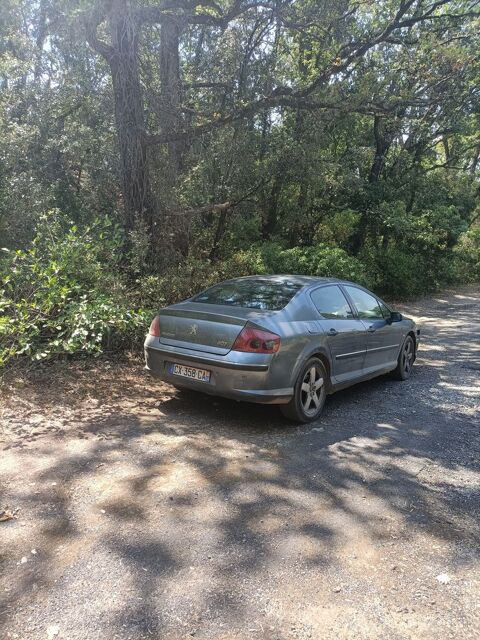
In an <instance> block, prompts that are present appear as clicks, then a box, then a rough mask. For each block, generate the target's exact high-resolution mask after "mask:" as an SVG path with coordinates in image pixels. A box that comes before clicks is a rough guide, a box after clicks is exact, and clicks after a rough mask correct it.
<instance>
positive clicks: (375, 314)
mask: <svg viewBox="0 0 480 640" xmlns="http://www.w3.org/2000/svg"><path fill="white" fill-rule="evenodd" d="M345 290H346V291H347V293H348V295H349V296H350V297H351V298H352V300H353V303H354V305H355V306H356V307H357V311H358V317H359V318H362V320H383V313H382V309H381V306H380V302H379V301H378V300H377V299H376V298H375V297H374V296H372V295H370V294H369V293H367V292H366V291H363V290H362V289H358V288H357V287H349V286H345Z"/></svg>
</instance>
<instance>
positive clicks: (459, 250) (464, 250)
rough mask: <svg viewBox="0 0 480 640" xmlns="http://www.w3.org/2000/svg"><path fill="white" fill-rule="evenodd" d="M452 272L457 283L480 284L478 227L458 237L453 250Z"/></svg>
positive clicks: (479, 235)
mask: <svg viewBox="0 0 480 640" xmlns="http://www.w3.org/2000/svg"><path fill="white" fill-rule="evenodd" d="M453 270H454V274H455V278H456V279H457V280H458V281H459V282H480V226H477V227H472V228H471V229H470V230H469V231H467V232H466V233H464V234H462V235H461V236H460V238H459V241H458V244H457V245H456V247H455V249H454V263H453Z"/></svg>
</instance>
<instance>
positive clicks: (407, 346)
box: [392, 336, 415, 380]
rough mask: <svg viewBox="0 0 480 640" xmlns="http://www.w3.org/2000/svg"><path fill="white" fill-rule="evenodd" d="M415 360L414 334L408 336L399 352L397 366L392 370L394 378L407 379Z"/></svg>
mask: <svg viewBox="0 0 480 640" xmlns="http://www.w3.org/2000/svg"><path fill="white" fill-rule="evenodd" d="M414 362H415V343H414V342H413V338H412V336H407V337H406V338H405V340H404V342H403V344H402V348H401V349H400V353H399V354H398V360H397V366H396V368H395V369H394V370H393V371H392V377H393V379H394V380H407V379H408V378H409V377H410V375H411V373H412V368H413V363H414Z"/></svg>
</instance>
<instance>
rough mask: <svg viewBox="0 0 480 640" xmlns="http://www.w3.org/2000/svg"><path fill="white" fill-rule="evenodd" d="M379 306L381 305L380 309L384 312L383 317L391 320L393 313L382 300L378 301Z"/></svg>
mask: <svg viewBox="0 0 480 640" xmlns="http://www.w3.org/2000/svg"><path fill="white" fill-rule="evenodd" d="M378 304H379V305H380V309H381V310H382V314H383V317H384V318H385V319H387V318H390V316H391V315H392V312H391V311H390V309H389V308H388V307H387V305H386V304H384V303H383V302H382V301H381V300H379V301H378Z"/></svg>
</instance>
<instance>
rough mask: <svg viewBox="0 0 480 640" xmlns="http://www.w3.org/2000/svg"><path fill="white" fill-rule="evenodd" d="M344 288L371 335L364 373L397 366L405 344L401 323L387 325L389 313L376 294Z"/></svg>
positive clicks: (355, 288)
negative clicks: (400, 351)
mask: <svg viewBox="0 0 480 640" xmlns="http://www.w3.org/2000/svg"><path fill="white" fill-rule="evenodd" d="M343 288H344V289H345V291H346V293H347V295H348V296H349V298H350V299H351V301H352V303H353V305H354V306H355V308H356V311H357V313H358V317H359V318H360V320H361V321H362V322H363V323H364V325H365V329H366V330H367V333H368V340H367V355H366V358H365V365H364V369H365V373H373V372H375V371H377V370H380V369H385V368H388V367H392V366H394V365H395V362H396V360H397V355H398V350H399V348H400V342H401V340H402V331H403V328H402V327H400V326H399V324H400V323H398V322H394V323H391V322H387V318H388V316H389V315H390V313H389V310H388V308H387V307H386V306H385V305H384V304H383V303H382V302H381V301H380V300H379V299H378V298H376V297H375V296H374V295H373V294H371V293H368V292H367V291H365V290H364V289H360V288H359V287H355V286H352V285H343ZM386 316H387V317H386Z"/></svg>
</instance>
